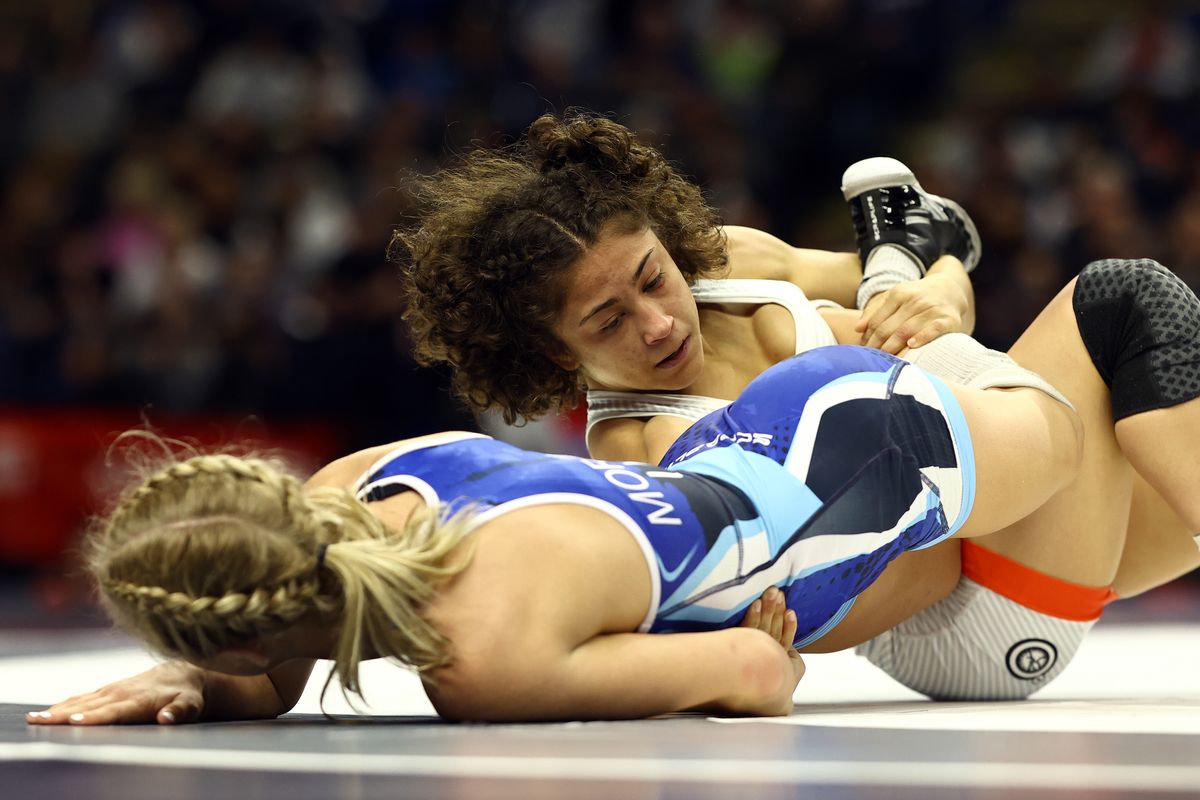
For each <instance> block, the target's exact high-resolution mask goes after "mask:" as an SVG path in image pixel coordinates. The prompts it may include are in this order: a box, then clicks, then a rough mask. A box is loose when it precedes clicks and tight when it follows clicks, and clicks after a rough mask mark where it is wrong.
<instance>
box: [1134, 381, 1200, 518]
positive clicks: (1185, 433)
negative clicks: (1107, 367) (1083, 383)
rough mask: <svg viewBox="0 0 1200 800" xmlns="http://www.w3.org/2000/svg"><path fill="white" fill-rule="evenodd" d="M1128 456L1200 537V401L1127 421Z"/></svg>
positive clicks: (1139, 471) (1159, 410)
mask: <svg viewBox="0 0 1200 800" xmlns="http://www.w3.org/2000/svg"><path fill="white" fill-rule="evenodd" d="M1116 438H1117V441H1118V442H1119V443H1120V445H1121V449H1122V451H1123V452H1124V453H1125V456H1126V457H1127V458H1128V459H1129V461H1130V463H1132V464H1133V466H1134V468H1136V469H1137V471H1138V473H1139V474H1140V475H1142V476H1143V477H1144V478H1145V479H1146V481H1147V482H1148V483H1149V484H1150V486H1152V487H1153V488H1154V489H1155V490H1156V491H1157V492H1158V493H1159V494H1160V495H1161V496H1162V498H1163V499H1164V500H1165V501H1166V502H1167V504H1168V505H1170V507H1171V508H1172V509H1173V510H1174V513H1175V514H1176V515H1177V516H1178V518H1179V519H1180V520H1181V521H1182V523H1183V524H1184V525H1186V526H1187V527H1188V528H1190V530H1191V533H1192V534H1195V533H1197V532H1200V460H1198V459H1197V458H1196V453H1197V450H1198V449H1200V398H1193V399H1192V400H1188V401H1187V402H1184V403H1180V404H1179V405H1176V406H1171V407H1170V408H1159V409H1155V410H1154V411H1145V412H1143V413H1141V414H1134V415H1133V416H1129V417H1125V418H1124V419H1122V420H1120V421H1119V422H1117V424H1116Z"/></svg>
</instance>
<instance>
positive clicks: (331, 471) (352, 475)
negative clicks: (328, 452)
mask: <svg viewBox="0 0 1200 800" xmlns="http://www.w3.org/2000/svg"><path fill="white" fill-rule="evenodd" d="M464 433H467V431H446V432H444V433H434V434H430V435H428V436H418V437H416V438H413V439H401V440H400V441H396V442H390V443H388V444H381V445H377V446H375V447H368V448H367V449H365V450H359V451H358V452H356V453H351V454H350V455H348V456H342V457H341V458H339V459H337V460H336V461H332V462H330V463H329V464H326V465H325V466H324V467H321V469H319V470H317V471H316V472H315V473H313V475H312V477H311V478H309V479H308V480H307V481H306V482H305V486H306V487H308V488H314V487H318V486H336V487H346V486H352V485H354V484H355V483H356V482H357V481H358V479H359V478H361V477H362V476H363V474H364V473H365V472H366V471H367V470H369V469H370V468H371V466H372V465H373V464H375V463H377V462H378V461H379V460H380V459H383V458H386V457H387V455H388V454H389V453H392V452H395V451H396V450H399V449H400V448H402V447H412V446H421V445H432V444H437V443H438V442H439V441H440V440H443V439H446V438H448V437H453V436H460V435H462V434H464Z"/></svg>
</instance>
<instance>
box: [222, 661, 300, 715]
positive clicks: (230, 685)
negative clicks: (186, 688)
mask: <svg viewBox="0 0 1200 800" xmlns="http://www.w3.org/2000/svg"><path fill="white" fill-rule="evenodd" d="M289 709H290V706H289V707H288V708H284V703H283V700H281V699H280V697H279V693H278V692H277V691H276V689H275V685H274V684H272V683H271V679H270V678H269V677H267V676H266V675H225V674H223V673H220V672H212V671H209V670H205V671H204V712H203V715H202V718H203V719H207V720H234V719H273V718H274V717H278V716H279V715H280V714H282V713H284V712H285V711H288V710H289Z"/></svg>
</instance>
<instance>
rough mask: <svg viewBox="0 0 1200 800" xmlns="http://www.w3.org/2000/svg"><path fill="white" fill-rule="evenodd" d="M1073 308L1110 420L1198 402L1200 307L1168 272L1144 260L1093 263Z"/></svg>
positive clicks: (1079, 284) (1081, 276) (1080, 280)
mask: <svg viewBox="0 0 1200 800" xmlns="http://www.w3.org/2000/svg"><path fill="white" fill-rule="evenodd" d="M1072 304H1073V306H1074V310H1075V319H1076V323H1077V324H1078V327H1079V334H1080V337H1081V338H1082V339H1083V342H1084V345H1085V346H1086V347H1087V350H1088V354H1089V355H1090V356H1091V359H1092V363H1093V365H1094V366H1095V368H1096V371H1097V373H1099V375H1100V377H1101V378H1102V379H1103V380H1104V382H1105V383H1106V384H1107V385H1108V386H1109V388H1110V390H1111V394H1112V411H1113V418H1114V419H1117V420H1119V419H1123V418H1124V417H1127V416H1131V415H1133V414H1137V413H1140V412H1142V411H1148V410H1151V409H1155V408H1164V407H1167V406H1171V405H1176V404H1178V403H1181V402H1184V401H1186V400H1189V399H1191V398H1193V397H1196V396H1200V378H1198V377H1197V376H1198V375H1200V300H1198V299H1197V297H1196V295H1195V294H1194V293H1193V292H1192V291H1191V289H1190V288H1188V286H1187V284H1185V283H1184V282H1183V281H1181V280H1180V279H1179V278H1178V277H1177V276H1176V275H1174V274H1173V273H1172V272H1171V271H1170V270H1168V269H1166V268H1165V267H1163V266H1162V265H1161V264H1159V263H1158V262H1156V261H1150V260H1148V259H1140V260H1119V259H1110V260H1106V261H1094V262H1092V263H1091V264H1088V265H1087V266H1086V267H1085V268H1084V269H1083V271H1082V272H1080V273H1079V278H1078V279H1077V281H1076V283H1075V288H1074V291H1073V293H1072Z"/></svg>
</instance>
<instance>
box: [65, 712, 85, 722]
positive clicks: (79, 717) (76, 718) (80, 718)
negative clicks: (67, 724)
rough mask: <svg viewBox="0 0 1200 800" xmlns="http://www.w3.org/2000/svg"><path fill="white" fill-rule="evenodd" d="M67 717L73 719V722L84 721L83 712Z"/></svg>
mask: <svg viewBox="0 0 1200 800" xmlns="http://www.w3.org/2000/svg"><path fill="white" fill-rule="evenodd" d="M67 719H69V720H71V722H83V714H72V715H71V716H69V717H67Z"/></svg>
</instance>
